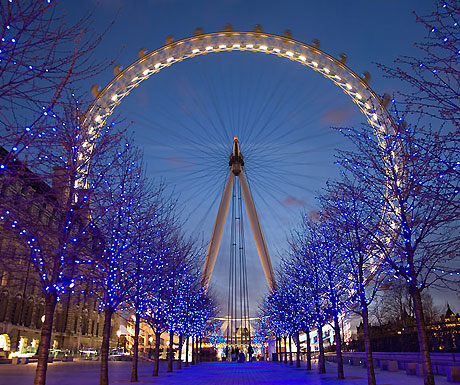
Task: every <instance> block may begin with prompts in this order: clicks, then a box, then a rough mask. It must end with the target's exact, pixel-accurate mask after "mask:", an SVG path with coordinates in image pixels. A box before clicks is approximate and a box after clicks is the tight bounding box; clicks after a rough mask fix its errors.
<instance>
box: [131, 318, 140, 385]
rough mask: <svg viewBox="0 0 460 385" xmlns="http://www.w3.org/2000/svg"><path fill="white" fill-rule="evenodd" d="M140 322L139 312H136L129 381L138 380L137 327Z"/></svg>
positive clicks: (138, 327)
mask: <svg viewBox="0 0 460 385" xmlns="http://www.w3.org/2000/svg"><path fill="white" fill-rule="evenodd" d="M140 324H141V317H140V314H136V321H135V323H134V344H133V367H132V370H131V382H138V381H139V378H138V375H137V367H138V362H139V329H140Z"/></svg>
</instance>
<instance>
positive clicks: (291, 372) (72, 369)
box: [0, 362, 448, 385]
mask: <svg viewBox="0 0 460 385" xmlns="http://www.w3.org/2000/svg"><path fill="white" fill-rule="evenodd" d="M35 368H36V365H35V364H29V365H24V366H14V365H1V366H0V385H23V384H24V385H26V384H27V385H28V384H32V383H33V376H34V372H35ZM327 371H328V373H326V374H324V375H318V374H317V371H316V370H314V371H307V370H306V369H305V367H304V366H302V368H300V369H297V368H295V366H294V367H293V366H289V365H285V364H283V363H272V362H252V363H244V364H237V363H232V362H224V363H222V362H205V363H201V364H198V365H195V366H191V367H188V368H183V369H182V370H175V372H174V373H166V365H165V363H162V366H161V373H160V376H159V377H156V378H153V377H152V376H151V372H152V365H151V364H147V363H141V364H140V367H139V380H140V383H142V384H162V385H179V384H181V385H202V384H216V385H240V384H241V385H243V384H244V385H253V384H260V385H278V384H279V385H281V384H292V385H297V384H311V385H332V384H337V385H338V384H340V385H366V384H367V380H366V371H365V370H364V369H362V368H359V367H351V366H348V365H345V375H346V377H347V379H346V380H344V381H339V380H337V379H336V366H335V365H334V364H331V363H327ZM376 373H377V384H379V385H423V379H422V378H421V377H416V376H407V375H406V374H405V373H404V372H402V371H400V372H392V373H389V372H387V371H380V370H379V369H377V371H376ZM48 374H49V375H48V381H47V384H48V385H98V384H99V363H98V362H73V363H70V362H69V363H67V362H55V363H53V364H50V366H49V371H48ZM130 375H131V363H130V362H111V363H110V383H111V384H122V383H128V382H129V379H130ZM436 384H437V385H447V384H448V382H447V381H446V379H445V378H444V377H436Z"/></svg>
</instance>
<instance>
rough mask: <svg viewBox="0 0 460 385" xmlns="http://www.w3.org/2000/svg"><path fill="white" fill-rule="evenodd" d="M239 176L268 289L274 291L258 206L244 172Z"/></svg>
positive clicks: (271, 269) (273, 279)
mask: <svg viewBox="0 0 460 385" xmlns="http://www.w3.org/2000/svg"><path fill="white" fill-rule="evenodd" d="M238 176H239V178H240V184H241V191H242V192H243V198H244V204H245V206H246V212H247V214H248V218H249V223H250V224H251V230H252V234H253V236H254V241H255V243H256V248H257V253H258V254H259V258H260V262H261V263H262V268H263V269H264V274H265V278H266V279H267V283H268V287H269V289H270V291H273V290H274V289H275V285H276V283H275V275H274V273H273V267H272V263H271V261H270V255H269V254H268V248H267V243H266V242H265V238H264V234H263V233H262V228H261V227H260V222H259V217H258V215H257V211H256V206H255V205H254V200H253V199H252V194H251V190H250V189H249V185H248V182H247V180H246V177H245V175H244V171H243V170H241V173H240V174H239V175H238Z"/></svg>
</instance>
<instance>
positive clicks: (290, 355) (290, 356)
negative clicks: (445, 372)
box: [289, 334, 294, 365]
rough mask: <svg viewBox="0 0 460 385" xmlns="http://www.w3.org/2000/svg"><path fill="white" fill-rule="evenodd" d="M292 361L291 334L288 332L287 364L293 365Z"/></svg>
mask: <svg viewBox="0 0 460 385" xmlns="http://www.w3.org/2000/svg"><path fill="white" fill-rule="evenodd" d="M293 364H294V362H293V361H292V336H291V335H290V334H289V365H293Z"/></svg>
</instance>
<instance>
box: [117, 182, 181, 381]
mask: <svg viewBox="0 0 460 385" xmlns="http://www.w3.org/2000/svg"><path fill="white" fill-rule="evenodd" d="M145 190H146V191H145V193H144V195H143V201H142V204H141V210H139V211H138V212H136V215H135V216H133V226H132V231H131V236H132V237H133V243H132V247H131V248H130V249H131V261H130V264H129V269H130V275H129V280H130V281H131V282H130V285H129V286H130V289H129V295H128V298H127V301H126V302H127V305H128V306H129V307H130V308H132V309H134V314H135V324H134V344H133V366H132V372H131V382H137V381H138V370H137V369H138V357H139V331H140V322H141V317H142V316H143V314H144V313H145V311H146V310H147V309H148V302H149V301H150V297H149V294H150V292H152V291H153V290H155V284H156V281H157V280H158V279H159V278H158V277H157V274H158V271H159V269H158V266H157V262H158V260H157V258H156V257H155V255H156V253H157V252H158V248H159V247H161V241H160V240H161V239H164V237H165V236H167V234H168V233H169V232H170V231H171V229H173V223H174V218H173V215H174V210H175V202H174V201H172V200H171V199H166V197H165V196H164V195H163V188H162V186H159V187H158V188H155V187H154V186H152V185H149V184H148V185H147V186H146V188H145Z"/></svg>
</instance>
